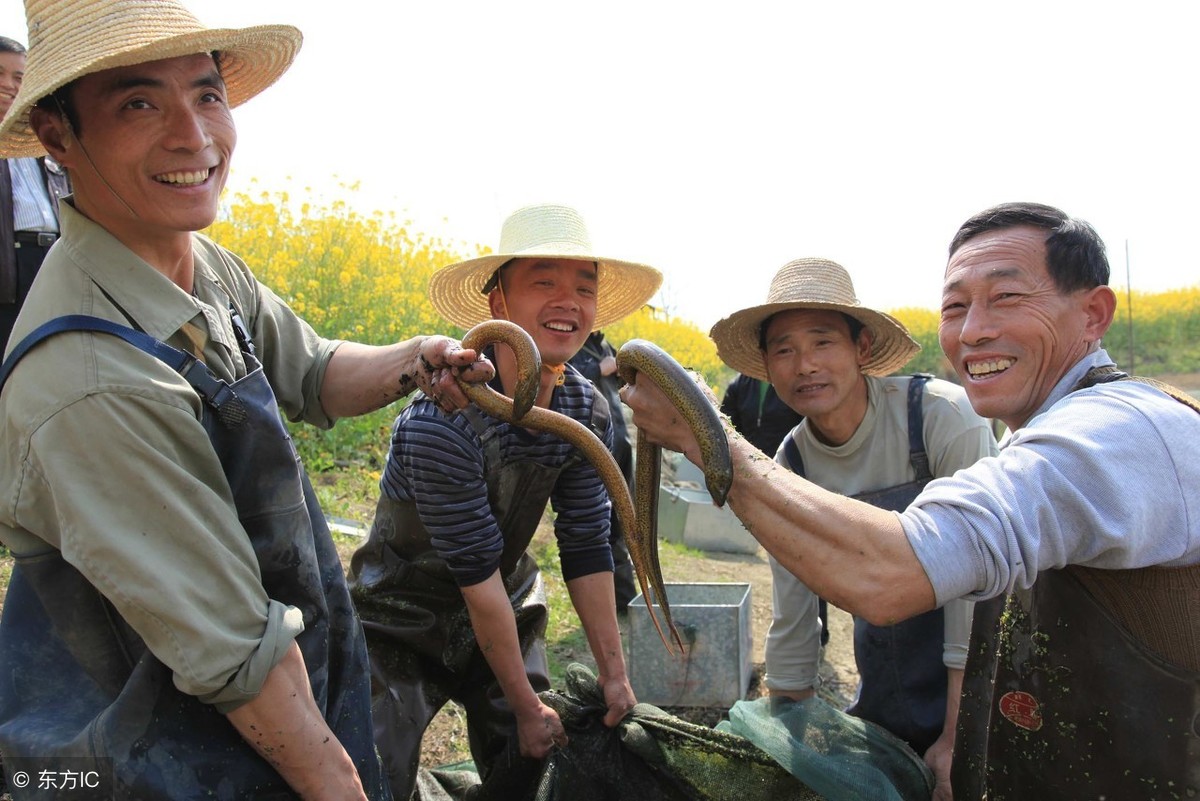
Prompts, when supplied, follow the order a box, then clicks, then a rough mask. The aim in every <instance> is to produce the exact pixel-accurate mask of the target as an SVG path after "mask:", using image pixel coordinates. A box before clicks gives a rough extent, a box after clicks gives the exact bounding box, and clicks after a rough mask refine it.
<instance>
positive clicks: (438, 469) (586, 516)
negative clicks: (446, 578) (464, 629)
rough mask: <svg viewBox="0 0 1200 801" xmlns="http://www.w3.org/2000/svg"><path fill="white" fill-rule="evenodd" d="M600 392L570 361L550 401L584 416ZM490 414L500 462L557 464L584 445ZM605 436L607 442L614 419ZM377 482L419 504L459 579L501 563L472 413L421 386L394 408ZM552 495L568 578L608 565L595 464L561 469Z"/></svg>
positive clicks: (464, 581)
mask: <svg viewBox="0 0 1200 801" xmlns="http://www.w3.org/2000/svg"><path fill="white" fill-rule="evenodd" d="M595 397H596V394H595V389H594V388H593V387H592V385H591V383H590V382H588V380H587V379H585V378H583V376H581V375H580V374H579V372H578V371H576V370H575V369H574V368H573V367H571V366H570V365H568V366H567V372H566V380H565V383H564V384H563V385H562V386H561V387H557V388H556V389H555V391H554V394H553V396H552V397H551V400H550V408H551V409H552V410H554V411H557V412H561V413H563V414H566V415H568V416H570V417H572V418H574V419H575V420H577V421H579V422H580V423H582V424H584V425H585V426H586V425H589V423H590V420H591V416H592V405H593V403H594V399H595ZM484 418H485V419H486V420H488V423H489V426H490V428H489V430H492V431H495V432H496V435H497V436H498V438H499V443H500V454H501V455H500V459H501V461H502V463H503V464H504V465H511V464H514V463H516V462H523V461H531V462H534V463H536V464H540V465H545V466H548V467H561V466H562V465H563V464H564V463H565V462H566V461H567V460H568V459H569V458H570V457H572V456H573V455H576V454H577V453H578V451H577V450H576V449H575V448H574V447H573V446H571V445H568V444H567V443H566V442H564V441H563V440H561V439H559V438H558V437H557V436H555V435H553V434H544V433H541V432H531V431H528V430H527V429H524V428H521V427H519V426H512V425H509V424H508V423H503V422H501V421H499V420H494V419H492V418H488V417H487V416H486V415H484ZM603 439H604V444H605V445H606V446H611V444H612V426H611V424H610V425H609V426H608V428H607V430H606V431H605V433H604V437H603ZM380 489H381V490H382V491H383V493H384V494H385V495H386V496H388V497H389V498H392V499H393V500H396V501H408V502H412V503H415V504H416V507H417V513H418V515H419V516H420V518H421V522H422V523H423V524H424V525H425V529H426V530H427V531H428V532H429V535H430V539H431V542H432V543H433V546H434V548H435V549H436V550H437V552H438V555H439V556H441V558H442V559H444V560H445V561H446V564H447V566H448V567H449V569H450V572H451V574H452V575H453V576H454V578H455V580H456V581H457V582H458V584H459V586H470V585H472V584H477V583H479V582H481V581H483V580H485V579H487V578H488V577H490V576H491V575H492V574H493V573H495V572H496V570H497V569H498V568H499V566H500V556H501V553H502V552H503V550H504V534H503V532H502V531H501V530H500V527H499V525H498V523H497V522H496V519H495V517H494V516H493V514H492V509H491V505H490V504H489V502H488V487H487V480H486V472H485V465H484V451H483V445H482V443H481V442H480V438H479V436H478V435H477V434H476V433H475V429H474V428H473V427H472V426H471V423H470V421H469V420H468V419H467V417H466V415H464V414H461V413H455V414H452V415H449V416H448V415H446V414H444V413H442V412H441V411H439V410H438V409H437V407H436V406H435V405H434V404H433V403H431V402H430V401H429V400H428V399H426V398H425V397H424V396H423V395H418V396H416V398H415V399H414V400H413V402H412V403H410V404H409V405H408V407H407V408H406V409H405V410H404V411H403V412H401V413H400V416H399V417H397V418H396V424H395V426H394V427H393V429H392V446H391V450H390V452H389V453H388V459H387V465H386V466H385V467H384V471H383V477H382V479H381V480H380ZM549 500H550V504H551V506H552V508H553V509H554V512H555V520H554V533H555V536H556V538H557V539H558V548H559V557H560V559H561V563H562V572H563V578H564V579H566V580H568V581H569V580H571V579H574V578H578V577H580V576H586V575H590V574H592V573H599V572H602V571H605V570H612V551H611V549H610V547H609V544H608V535H609V510H610V503H609V499H608V492H607V491H606V490H605V488H604V484H603V482H602V481H601V479H600V476H599V474H598V473H597V472H596V468H595V467H593V466H592V464H591V463H590V462H588V461H587V460H586V459H582V458H580V459H578V460H577V461H576V463H575V464H574V465H572V466H570V467H568V468H566V469H565V470H564V471H563V472H562V473H561V474H560V475H559V477H558V480H557V481H556V482H555V485H554V489H553V490H552V491H551V493H550V499H549ZM534 502H536V501H534ZM542 503H544V501H542Z"/></svg>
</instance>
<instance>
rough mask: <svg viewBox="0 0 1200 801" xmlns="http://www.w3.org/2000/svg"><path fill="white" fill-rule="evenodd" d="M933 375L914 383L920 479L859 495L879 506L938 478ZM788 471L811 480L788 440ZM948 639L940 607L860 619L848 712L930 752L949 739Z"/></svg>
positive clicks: (893, 504) (896, 502) (911, 431)
mask: <svg viewBox="0 0 1200 801" xmlns="http://www.w3.org/2000/svg"><path fill="white" fill-rule="evenodd" d="M932 377H933V376H931V375H928V374H925V373H918V374H916V375H914V376H913V377H912V380H911V381H909V383H908V448H909V456H908V458H909V462H910V464H912V467H913V470H914V472H915V474H916V479H915V480H914V481H909V482H907V483H905V484H899V485H897V486H895V487H888V488H887V489H881V490H875V491H873V492H864V493H861V494H859V495H855V496H853V497H854V498H855V499H856V500H860V501H865V502H867V503H869V504H871V505H872V506H877V507H879V508H880V509H888V510H891V511H897V512H899V511H903V510H904V509H906V508H907V507H908V505H909V504H910V503H912V502H913V500H914V499H915V498H916V497H917V496H918V495H919V494H920V493H921V490H922V489H923V488H924V487H925V485H926V484H928V483H929V482H930V481H931V480H932V479H933V474H932V473H931V472H930V470H929V456H928V454H927V453H926V452H925V437H924V430H925V414H924V408H923V406H922V399H923V397H924V390H925V384H926V382H928V381H929V379H931V378H932ZM784 455H785V456H786V457H787V461H788V467H789V468H791V470H792V472H794V473H797V474H798V475H801V476H803V475H804V463H803V461H802V459H801V458H800V450H799V448H797V447H796V441H795V440H794V439H792V438H791V437H788V438H787V439H786V440H784ZM945 640H946V632H945V623H944V618H943V615H942V610H941V609H933V610H930V611H928V612H925V613H924V614H921V615H917V616H916V617H913V618H909V619H908V620H904V621H901V622H900V623H896V624H894V625H891V626H876V625H873V624H871V623H868V622H867V621H866V620H863V619H862V618H860V617H855V618H854V662H855V664H856V665H857V667H858V674H859V685H858V695H857V697H856V698H855V699H854V703H853V704H851V705H850V707H849V708H848V709H847V710H846V711H847V712H848V713H850V714H851V715H855V716H857V717H860V718H862V719H864V720H869V721H871V722H872V723H878V724H879V725H880V726H883V727H884V728H885V729H887V730H888V731H890V732H891V733H892V734H894V735H896V736H897V737H899V738H901V739H902V740H904V741H906V742H907V743H908V744H909V746H910V747H911V748H912V749H913V750H914V751H916V752H917V753H918V754H924V753H925V751H926V750H927V749H928V748H929V746H931V745H933V743H934V741H935V740H937V738H938V737H940V736H941V734H942V729H943V728H944V727H945V723H946V666H945V663H944V662H943V661H942V652H943V646H944V643H945Z"/></svg>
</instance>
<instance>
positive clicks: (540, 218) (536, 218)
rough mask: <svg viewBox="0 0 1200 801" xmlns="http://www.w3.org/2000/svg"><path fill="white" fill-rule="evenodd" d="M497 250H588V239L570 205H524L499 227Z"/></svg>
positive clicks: (578, 216)
mask: <svg viewBox="0 0 1200 801" xmlns="http://www.w3.org/2000/svg"><path fill="white" fill-rule="evenodd" d="M498 252H500V253H546V254H563V255H573V254H581V255H582V254H589V253H591V252H592V240H591V237H590V236H589V235H588V230H587V225H586V224H585V223H584V221H583V217H582V216H580V214H579V212H578V211H576V210H575V209H573V208H571V207H570V206H559V205H551V204H545V205H538V206H526V207H525V208H523V209H518V210H517V211H514V212H513V213H512V214H510V215H509V216H508V219H506V220H505V221H504V225H503V226H501V228H500V249H499V251H498Z"/></svg>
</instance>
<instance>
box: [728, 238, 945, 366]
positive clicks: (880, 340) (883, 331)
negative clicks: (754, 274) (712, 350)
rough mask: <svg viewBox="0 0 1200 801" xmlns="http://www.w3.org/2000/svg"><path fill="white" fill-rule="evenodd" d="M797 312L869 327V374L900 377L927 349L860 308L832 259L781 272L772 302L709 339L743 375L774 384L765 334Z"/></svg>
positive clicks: (886, 318) (890, 320)
mask: <svg viewBox="0 0 1200 801" xmlns="http://www.w3.org/2000/svg"><path fill="white" fill-rule="evenodd" d="M792 309H818V310H823V309H827V310H829V311H837V312H842V313H844V314H848V315H850V316H851V317H853V318H854V319H856V320H858V321H859V322H861V323H862V324H863V325H864V326H866V327H867V329H869V330H870V332H871V335H872V337H873V344H872V346H871V358H870V360H869V361H867V363H866V364H864V365H863V366H862V372H863V373H865V374H866V375H875V376H883V375H888V374H890V373H894V372H895V371H896V370H899V369H900V368H901V367H903V366H904V365H905V364H907V363H908V361H909V360H910V359H912V357H913V356H915V355H916V354H917V351H919V350H920V349H921V346H920V344H918V343H917V341H916V340H914V339H913V338H912V336H910V335H909V333H908V329H906V328H905V327H904V324H903V323H901V322H900V321H899V320H897V319H896V318H894V317H892V316H891V315H888V314H885V313H883V312H880V311H875V310H874V309H868V308H867V307H865V306H861V305H859V302H858V296H857V295H855V293H854V283H853V282H852V281H851V280H850V274H849V273H848V272H846V268H845V267H843V266H842V265H840V264H838V263H837V262H834V261H830V260H829V259H796V260H795V261H790V262H788V263H787V264H785V265H783V267H780V268H779V272H777V273H775V277H774V278H773V279H772V280H771V288H770V290H769V291H768V292H767V302H766V303H764V304H763V305H761V306H752V307H751V308H749V309H742V310H741V311H738V312H734V313H733V314H731V315H729V316H728V317H726V318H725V319H723V320H721V321H720V322H718V323H717V324H716V325H714V326H713V327H712V331H710V332H709V336H711V337H712V339H713V342H715V343H717V354H718V355H719V356H720V357H721V361H723V362H725V364H727V365H729V366H730V367H732V368H733V369H734V370H737V371H738V372H739V373H745V374H746V375H749V376H753V377H754V378H761V379H763V380H764V381H766V380H769V377H768V376H767V363H766V359H765V357H764V355H763V352H762V349H761V347H760V346H759V342H760V333H761V331H762V327H763V324H764V323H766V322H767V320H769V319H770V318H771V316H772V315H774V314H778V313H779V312H784V311H789V310H792Z"/></svg>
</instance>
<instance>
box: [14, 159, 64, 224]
mask: <svg viewBox="0 0 1200 801" xmlns="http://www.w3.org/2000/svg"><path fill="white" fill-rule="evenodd" d="M8 166H9V171H10V173H11V175H12V195H13V230H14V231H50V232H51V233H58V216H57V215H56V214H55V213H54V201H53V200H51V198H50V192H49V191H48V190H47V189H46V179H45V178H44V177H43V175H42V165H41V164H39V163H38V160H37V159H34V158H23V159H9V160H8Z"/></svg>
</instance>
